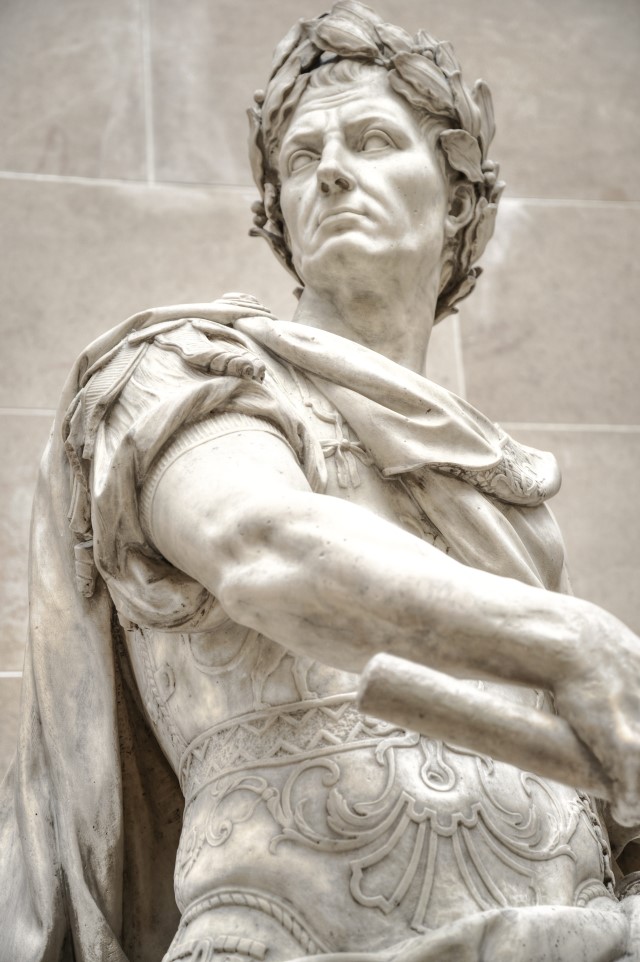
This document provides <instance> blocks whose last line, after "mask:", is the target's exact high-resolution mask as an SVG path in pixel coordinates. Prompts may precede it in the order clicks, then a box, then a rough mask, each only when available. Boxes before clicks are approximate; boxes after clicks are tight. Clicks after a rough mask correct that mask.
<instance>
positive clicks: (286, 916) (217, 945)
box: [163, 888, 329, 962]
mask: <svg viewBox="0 0 640 962" xmlns="http://www.w3.org/2000/svg"><path fill="white" fill-rule="evenodd" d="M229 907H232V908H235V907H241V908H244V909H247V910H249V911H251V912H257V913H259V914H261V915H264V916H267V917H268V918H269V919H272V920H274V921H275V922H276V923H277V924H278V926H279V927H280V928H281V929H283V931H284V932H286V934H287V935H289V936H291V938H292V939H293V940H294V941H295V942H297V943H298V945H299V946H300V949H301V951H302V952H304V953H305V955H320V954H323V953H326V952H328V951H329V948H328V947H327V945H326V944H325V943H324V942H323V941H322V940H321V939H320V938H319V937H318V936H317V935H316V934H315V933H314V932H312V930H311V928H310V926H309V924H308V923H307V921H306V920H305V919H303V918H302V916H301V915H300V913H299V912H297V911H296V909H294V908H293V906H291V905H289V904H288V903H287V902H286V901H285V900H284V899H281V898H277V897H276V896H273V895H267V894H266V893H265V892H260V891H258V890H256V889H247V888H233V889H216V890H215V891H213V892H210V893H209V894H208V895H205V896H204V897H203V898H200V899H198V900H197V901H196V902H194V903H193V904H192V905H190V906H189V908H188V909H187V910H186V911H185V912H184V914H183V916H182V919H181V921H180V927H179V928H178V931H177V933H176V936H175V939H174V940H173V944H172V946H171V948H170V949H169V952H168V953H167V955H166V956H165V958H164V960H163V962H178V960H180V959H184V958H187V959H194V960H195V959H197V960H198V962H205V960H208V959H209V956H208V955H207V954H206V953H207V952H210V953H211V954H213V953H214V952H223V951H226V952H229V953H231V952H233V953H235V954H234V955H233V956H232V958H233V960H234V962H236V960H237V962H240V959H238V955H239V954H244V955H246V956H249V958H251V959H260V960H262V959H264V958H265V956H266V954H267V952H268V948H267V946H266V945H265V944H264V943H263V942H261V941H259V940H258V939H240V938H236V937H233V936H228V935H227V936H224V935H222V936H214V937H212V938H210V939H198V940H188V930H189V926H190V925H191V923H192V922H194V921H195V920H196V919H198V918H200V916H202V915H204V914H205V913H211V912H215V910H216V909H220V908H229ZM185 938H186V939H187V940H188V941H185ZM198 950H199V951H201V952H202V953H203V955H202V960H201V959H200V956H199V955H193V954H190V953H193V952H194V951H195V952H197V951H198ZM216 962H219V959H218V958H216Z"/></svg>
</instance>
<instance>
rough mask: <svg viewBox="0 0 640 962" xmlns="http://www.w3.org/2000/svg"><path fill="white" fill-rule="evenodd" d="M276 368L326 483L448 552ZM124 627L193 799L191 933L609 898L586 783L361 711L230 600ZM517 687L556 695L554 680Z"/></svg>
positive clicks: (185, 870)
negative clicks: (224, 605)
mask: <svg viewBox="0 0 640 962" xmlns="http://www.w3.org/2000/svg"><path fill="white" fill-rule="evenodd" d="M279 376H280V378H281V381H282V384H283V386H284V387H285V389H286V391H287V393H288V394H289V396H290V398H291V400H292V402H293V403H294V404H295V405H297V406H298V408H299V410H300V412H301V414H302V416H303V417H304V418H305V419H306V420H307V423H308V425H309V427H310V430H311V431H312V432H313V433H314V434H315V435H316V437H317V438H318V439H319V441H320V443H321V445H322V448H323V450H324V453H325V457H326V463H327V471H328V477H327V485H326V493H327V494H328V495H332V496H335V497H341V498H347V499H349V500H352V501H354V502H356V503H358V504H362V505H364V506H366V507H368V508H369V509H370V510H373V511H375V512H376V513H378V514H381V515H382V516H384V517H386V518H387V519H389V520H392V521H394V523H398V524H401V525H402V526H403V527H405V528H407V529H408V530H410V531H412V532H413V533H415V534H418V535H419V536H421V537H423V538H427V539H428V540H430V541H431V543H433V544H434V545H436V546H437V547H439V548H440V549H441V550H444V551H446V550H448V548H447V545H446V543H445V541H444V540H443V538H442V537H441V535H440V534H439V532H437V531H436V530H435V528H434V527H433V526H432V525H430V523H429V521H428V519H427V518H425V517H424V515H423V514H422V513H421V511H420V510H419V508H418V507H417V506H416V505H415V504H414V502H413V501H412V499H411V497H410V495H409V493H408V492H407V490H406V489H405V488H404V486H403V485H402V482H401V481H396V480H392V481H389V480H383V479H382V477H381V475H380V474H379V472H378V471H377V470H376V467H375V465H373V464H371V463H370V460H369V459H368V458H367V457H366V454H365V452H364V450H363V449H362V448H361V447H360V445H359V444H358V441H357V438H355V436H354V435H353V433H352V432H351V431H350V429H349V427H348V426H347V425H345V424H344V423H343V421H342V419H341V417H340V415H339V414H338V413H337V411H335V409H333V408H332V407H331V405H330V404H329V403H328V401H327V400H326V399H325V398H324V397H323V396H322V395H321V394H320V392H319V391H317V389H316V388H315V387H314V386H313V385H312V384H311V383H310V382H309V381H308V380H307V379H304V378H302V377H301V376H300V375H299V374H296V373H294V372H292V371H287V370H284V369H280V371H279ZM127 637H128V647H129V652H130V656H131V660H132V663H133V666H134V671H135V675H136V679H137V682H138V685H139V688H140V691H141V694H142V697H143V701H144V704H145V708H146V711H147V713H148V716H149V719H150V721H151V724H152V726H153V728H154V730H155V732H156V735H157V737H158V740H159V742H160V744H161V745H162V747H163V749H164V751H165V753H166V755H167V757H168V758H169V760H170V762H171V764H172V766H173V768H174V770H175V771H176V774H177V775H178V777H179V779H180V783H181V787H182V789H183V791H184V794H185V799H186V806H185V816H184V826H183V831H182V837H181V844H180V849H179V852H178V858H177V862H176V872H175V891H176V898H177V901H178V905H179V907H180V909H181V911H183V912H186V913H187V915H186V916H184V918H186V919H191V921H189V924H188V926H187V928H188V930H189V935H190V937H191V936H192V935H193V934H194V933H195V934H196V935H199V934H203V933H209V934H214V935H220V936H221V937H222V936H223V935H224V936H225V937H229V938H231V937H233V938H239V937H240V936H241V935H242V933H243V932H244V933H246V931H248V929H247V926H249V929H251V931H252V932H253V933H254V935H255V938H256V939H257V940H258V942H259V943H260V944H265V945H267V944H269V945H272V946H275V945H280V949H279V951H280V953H281V957H282V958H287V957H292V958H293V957H294V956H295V952H297V953H298V954H301V950H300V947H301V946H302V948H304V947H305V945H306V947H307V950H308V952H307V954H312V951H311V950H312V949H313V947H314V946H315V950H316V951H317V952H319V951H327V950H328V949H333V950H338V949H341V950H347V949H350V950H357V949H365V948H367V949H372V948H378V947H383V946H385V945H389V944H393V943H394V942H398V941H401V940H402V939H403V938H407V937H409V936H411V935H412V934H413V933H415V932H416V931H418V932H419V931H423V930H425V929H433V928H438V927H440V926H442V925H444V924H446V923H447V922H450V921H452V920H454V919H456V918H459V917H462V916H465V915H471V914H473V913H475V912H478V911H481V910H483V909H489V908H497V907H503V906H526V905H536V904H564V905H572V904H585V903H586V902H587V901H589V900H590V899H592V898H595V897H598V896H601V895H605V894H606V891H607V890H606V888H605V885H604V881H606V878H607V871H608V868H607V866H606V865H605V860H606V854H605V850H604V848H603V842H602V836H601V833H600V829H599V825H598V822H597V819H596V818H595V816H594V815H593V812H592V811H591V809H590V806H589V802H588V800H587V799H586V798H585V797H584V796H582V795H580V794H579V793H577V792H576V791H574V790H572V789H569V788H566V787H563V786H560V785H557V784H555V783H549V782H545V781H544V780H542V779H541V778H538V777H537V776H534V775H531V774H527V773H523V772H520V771H518V770H516V769H515V768H512V767H510V766H507V765H503V764H500V763H495V762H493V761H492V760H491V759H489V758H486V757H482V756H479V755H477V754H474V753H472V752H467V751H463V750H461V749H458V748H457V747H455V746H452V745H448V744H443V743H441V742H438V741H434V740H430V739H428V738H424V737H420V736H418V735H415V734H412V733H407V732H404V731H402V730H400V729H398V728H396V727H394V726H392V725H390V724H387V723H383V722H380V721H377V720H375V719H371V718H366V717H364V716H362V715H361V714H360V713H359V712H358V710H357V707H356V705H355V701H354V689H355V687H356V679H355V677H354V676H351V675H348V674H346V673H344V672H340V671H337V670H335V669H332V668H329V667H327V666H325V665H323V664H321V663H319V662H313V661H311V660H310V659H308V658H306V657H300V656H294V655H292V654H291V653H289V652H288V651H286V650H285V649H284V648H282V647H281V646H280V645H278V644H276V643H274V642H272V641H270V640H269V639H267V638H265V637H262V636H260V635H258V634H257V633H256V632H255V631H251V630H248V629H246V628H244V627H242V626H240V625H238V624H235V623H234V622H232V621H231V620H230V619H229V618H228V617H227V616H226V613H225V612H224V611H223V610H222V609H221V608H220V606H219V605H218V606H217V607H215V608H214V610H213V611H212V612H211V613H210V615H209V617H208V618H207V629H206V630H205V631H199V632H198V631H192V630H188V629H187V630H185V631H178V632H176V631H170V632H169V631H159V630H155V629H148V628H144V627H135V628H132V629H131V630H130V631H129V632H128V633H127ZM469 684H480V683H478V682H472V681H470V682H469ZM503 694H504V695H505V697H509V698H514V699H518V700H521V701H526V702H527V703H528V704H531V705H533V706H536V707H538V708H539V709H541V710H545V709H546V710H551V709H550V704H549V699H548V696H546V695H545V694H544V693H541V692H533V691H529V690H525V689H514V688H512V689H509V690H504V689H503ZM249 918H250V919H251V924H250V925H249V922H248V920H249ZM294 932H297V936H296V938H297V939H298V941H297V943H296V944H297V946H298V948H297V949H296V948H295V946H294V943H293V942H292V943H291V945H292V946H293V947H292V948H291V952H292V953H293V954H292V955H291V956H288V955H287V954H286V953H287V952H288V951H289V949H288V948H287V946H288V945H289V941H290V940H291V939H294V936H293V934H292V933H294ZM287 933H288V934H287ZM278 940H280V941H278ZM287 940H289V941H287ZM305 940H306V941H305ZM294 942H295V939H294ZM283 953H284V954H283Z"/></svg>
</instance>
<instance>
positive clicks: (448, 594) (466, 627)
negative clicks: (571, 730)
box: [150, 431, 640, 809]
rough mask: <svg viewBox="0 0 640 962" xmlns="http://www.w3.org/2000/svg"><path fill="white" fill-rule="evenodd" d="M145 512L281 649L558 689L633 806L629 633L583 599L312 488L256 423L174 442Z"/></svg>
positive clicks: (188, 565) (155, 533)
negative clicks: (472, 561) (482, 563)
mask: <svg viewBox="0 0 640 962" xmlns="http://www.w3.org/2000/svg"><path fill="white" fill-rule="evenodd" d="M150 524H151V529H152V530H151V532H150V533H151V536H152V538H153V541H154V542H155V544H156V546H157V547H158V549H159V550H160V551H161V552H162V553H163V555H164V556H165V557H167V558H168V559H169V560H170V561H171V562H172V563H173V564H174V565H176V566H177V567H179V568H181V569H182V570H184V571H186V572H187V573H188V574H190V575H191V576H192V577H193V578H195V579H197V580H198V581H199V582H200V583H201V584H203V585H204V586H205V587H207V588H208V589H209V590H210V591H211V592H212V593H213V594H214V595H216V597H218V598H219V600H220V602H221V604H222V605H223V607H224V608H225V609H226V610H227V612H228V613H229V615H230V616H231V617H232V618H234V619H235V620H236V621H238V622H240V623H241V624H245V625H247V626H248V627H251V628H255V629H257V630H258V631H260V632H262V633H264V634H265V635H267V636H268V637H270V638H273V639H274V640H276V641H278V642H280V643H281V644H283V645H285V646H287V647H288V648H290V649H291V650H293V651H296V652H299V653H304V654H307V655H309V656H311V657H313V658H315V659H318V660H320V661H323V662H326V663H327V664H330V665H333V666H335V667H337V668H341V669H345V670H348V671H359V670H361V669H362V668H363V666H364V664H365V663H366V662H367V660H368V659H369V658H370V657H371V656H372V655H373V654H375V653H376V652H378V651H388V652H391V653H393V654H396V655H399V656H401V657H404V658H408V659H411V660H413V661H416V662H420V663H424V664H426V665H430V666H432V667H435V668H439V669H441V670H443V671H447V672H450V673H453V674H459V675H466V676H470V677H478V676H490V677H494V678H500V679H504V680H508V681H516V682H521V683H525V684H531V685H536V686H542V687H547V688H549V689H551V690H553V691H555V693H556V697H557V700H558V702H559V705H560V710H561V713H563V714H565V716H566V717H567V719H568V720H569V721H570V722H571V723H572V724H573V725H574V727H575V728H576V730H577V731H578V733H579V734H580V735H581V736H582V737H583V738H584V740H585V741H587V742H588V743H589V744H590V747H591V748H592V750H593V751H594V752H595V753H596V754H597V755H598V757H599V758H600V760H601V763H602V764H603V765H604V766H605V767H606V768H607V770H608V771H609V772H611V774H612V777H613V778H614V780H618V781H619V782H623V788H622V791H621V796H622V795H626V796H627V798H629V801H631V797H632V796H633V798H634V799H635V805H636V809H637V806H638V791H637V782H636V781H635V779H636V777H637V776H636V775H635V774H633V775H632V766H631V765H630V764H629V762H628V760H627V761H625V757H624V756H625V753H626V754H627V755H628V752H629V751H630V752H631V754H632V756H633V763H634V764H635V766H637V762H638V745H639V744H640V737H639V735H638V730H637V724H638V717H639V716H640V711H639V710H638V709H640V683H639V681H638V676H639V672H640V669H639V659H638V650H637V647H636V645H637V639H636V638H635V636H633V635H632V633H631V632H629V631H628V629H626V628H625V627H624V626H623V625H622V624H621V623H620V622H618V621H617V620H616V619H615V618H613V617H612V616H610V615H607V614H606V613H605V612H602V611H601V610H600V609H599V608H597V607H595V606H594V605H590V604H588V603H587V602H583V601H580V600H578V599H575V598H570V597H568V596H564V595H559V594H555V593H552V592H547V591H544V590H542V589H538V588H533V587H530V586H528V585H524V584H522V583H520V582H518V581H515V580H513V579H509V578H502V577H498V576H496V575H490V574H487V573H485V572H482V571H478V570H476V569H473V568H469V567H467V566H465V565H462V564H459V563H458V562H456V561H454V560H452V559H451V558H449V557H448V556H446V555H444V554H443V553H442V552H440V551H438V550H437V549H436V548H433V547H432V546H430V545H428V544H426V543H424V542H422V541H421V540H419V539H418V538H416V537H415V536H413V535H411V534H409V533H407V532H405V531H403V530H402V529H401V528H399V527H396V526H395V525H393V524H391V523H389V522H388V521H385V520H384V519H382V518H380V517H378V516H376V515H375V514H373V513H372V512H370V511H368V510H367V509H364V508H360V507H358V506H355V505H353V504H351V503H347V502H343V501H341V500H339V499H336V498H332V497H328V496H324V495H316V494H313V493H312V492H311V491H310V490H309V487H308V485H307V482H306V480H305V478H304V476H303V474H302V472H301V471H300V468H299V467H298V465H297V463H296V461H295V459H294V457H293V455H292V453H291V451H290V450H289V449H288V448H287V446H286V445H285V444H284V443H283V442H281V441H279V440H278V439H277V438H275V437H273V436H270V435H266V434H262V433H260V432H253V431H247V432H241V433H237V434H233V435H226V436H225V437H223V438H220V439H217V440H215V441H210V442H208V443H206V444H203V445H200V446H199V447H197V448H195V449H193V450H192V451H190V452H188V453H186V454H184V455H182V456H181V457H180V458H179V459H178V460H177V461H176V462H174V463H173V465H172V466H171V467H170V468H169V469H168V470H167V471H166V472H165V474H164V475H163V478H162V480H161V481H160V483H159V484H158V487H157V490H156V494H155V498H154V502H153V508H152V512H151V517H150ZM603 651H604V656H603ZM614 652H615V658H616V659H617V662H616V664H615V665H613V664H608V662H610V661H611V659H612V658H613V655H614ZM607 655H608V656H609V657H608V658H607ZM603 670H604V671H605V672H609V674H607V676H606V684H603V680H602V678H601V675H602V671H603ZM629 691H631V692H633V694H632V696H631V701H630V698H629ZM605 700H606V701H607V703H606V704H605ZM623 702H624V704H625V706H626V709H627V710H626V712H622V714H621V711H620V708H621V705H622V703H623ZM627 703H628V704H627ZM596 710H597V712H598V714H599V716H600V718H599V721H598V716H597V715H596V714H595V712H596ZM634 711H635V716H634ZM603 718H605V719H606V721H604V723H603ZM590 719H591V722H590ZM594 721H595V722H596V723H595V724H594ZM634 726H635V727H634ZM614 747H617V748H618V749H619V752H618V759H617V766H616V765H614V764H613V762H612V759H613V751H614ZM625 750H626V752H625Z"/></svg>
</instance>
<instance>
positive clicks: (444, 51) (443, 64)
mask: <svg viewBox="0 0 640 962" xmlns="http://www.w3.org/2000/svg"><path fill="white" fill-rule="evenodd" d="M436 63H437V64H438V66H439V67H440V69H441V70H442V72H443V74H445V75H446V76H447V77H449V76H450V75H451V74H453V73H455V72H456V71H459V70H460V64H459V63H458V61H457V60H456V57H455V54H454V52H453V47H452V46H451V44H450V43H449V41H448V40H443V41H442V42H441V43H438V44H436Z"/></svg>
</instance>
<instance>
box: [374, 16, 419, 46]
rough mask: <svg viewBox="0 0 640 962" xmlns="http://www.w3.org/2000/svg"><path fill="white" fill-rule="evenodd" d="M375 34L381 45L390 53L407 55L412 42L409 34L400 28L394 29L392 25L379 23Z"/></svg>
mask: <svg viewBox="0 0 640 962" xmlns="http://www.w3.org/2000/svg"><path fill="white" fill-rule="evenodd" d="M376 33H377V34H378V37H379V38H380V40H381V41H382V43H383V44H384V45H385V46H386V47H388V48H389V50H391V52H392V53H401V52H405V53H408V52H409V51H410V50H411V48H412V46H413V40H412V39H411V36H410V34H408V33H407V31H406V30H403V29H402V27H396V26H395V24H393V23H380V24H378V25H377V27H376Z"/></svg>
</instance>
